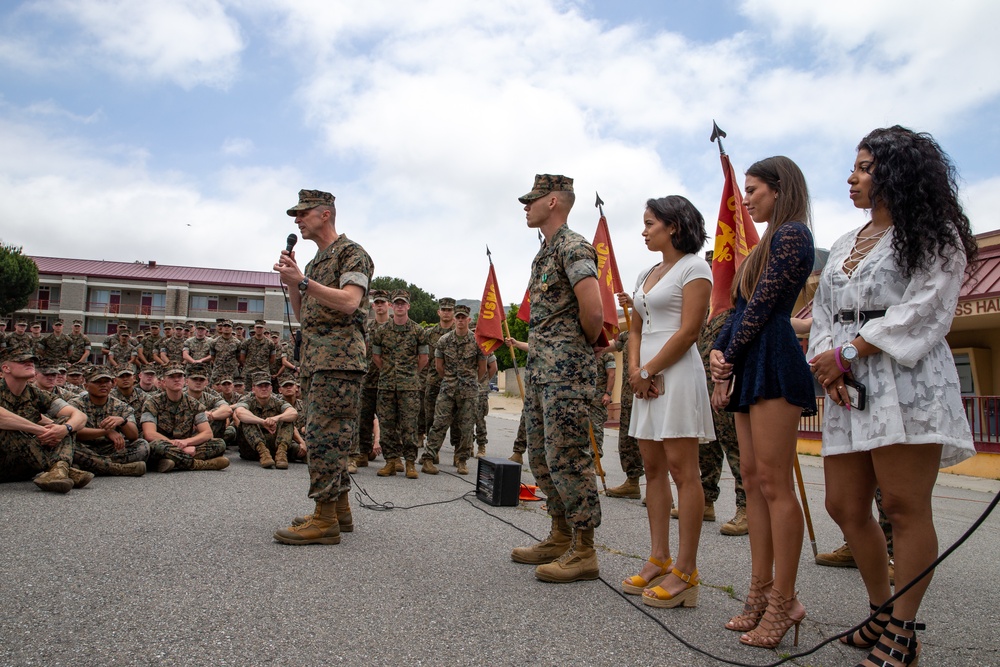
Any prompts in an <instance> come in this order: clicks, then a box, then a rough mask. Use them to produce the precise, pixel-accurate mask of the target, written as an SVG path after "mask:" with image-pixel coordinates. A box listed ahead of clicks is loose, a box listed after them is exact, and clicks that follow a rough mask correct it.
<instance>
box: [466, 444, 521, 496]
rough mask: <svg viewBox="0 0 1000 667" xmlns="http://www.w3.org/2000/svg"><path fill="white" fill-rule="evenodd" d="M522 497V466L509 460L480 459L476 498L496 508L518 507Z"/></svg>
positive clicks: (483, 457)
mask: <svg viewBox="0 0 1000 667" xmlns="http://www.w3.org/2000/svg"><path fill="white" fill-rule="evenodd" d="M520 495H521V464H519V463H515V462H514V461H508V460H507V459H496V458H488V457H485V456H481V457H479V470H478V471H477V473H476V497H477V498H479V499H480V500H482V501H483V502H484V503H489V504H490V505H494V506H503V507H517V502H518V498H519V496H520Z"/></svg>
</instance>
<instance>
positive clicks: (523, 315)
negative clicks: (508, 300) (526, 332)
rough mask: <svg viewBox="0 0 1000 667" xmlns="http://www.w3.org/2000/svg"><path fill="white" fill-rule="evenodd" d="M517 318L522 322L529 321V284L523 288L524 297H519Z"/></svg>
mask: <svg viewBox="0 0 1000 667" xmlns="http://www.w3.org/2000/svg"><path fill="white" fill-rule="evenodd" d="M517 319H519V320H521V321H522V322H530V321H531V285H528V288H527V289H526V290H524V298H523V299H521V305H520V306H519V307H518V309H517Z"/></svg>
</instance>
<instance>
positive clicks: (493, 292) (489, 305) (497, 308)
mask: <svg viewBox="0 0 1000 667" xmlns="http://www.w3.org/2000/svg"><path fill="white" fill-rule="evenodd" d="M502 304H503V301H501V300H500V288H499V287H498V286H497V274H496V272H495V271H494V270H493V262H490V273H489V275H488V276H486V289H484V290H483V300H482V301H481V302H480V304H479V319H478V320H477V321H476V343H478V344H479V348H480V349H481V350H482V351H483V354H485V355H487V356H489V355H490V354H493V352H495V351H496V349H497V348H498V347H500V346H501V345H503V320H504V317H505V316H506V313H505V312H504V309H503V305H502Z"/></svg>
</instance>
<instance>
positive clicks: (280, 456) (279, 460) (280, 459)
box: [274, 443, 288, 470]
mask: <svg viewBox="0 0 1000 667" xmlns="http://www.w3.org/2000/svg"><path fill="white" fill-rule="evenodd" d="M274 467H275V468H277V469H278V470H288V445H286V444H284V443H279V444H278V446H277V448H276V449H275V452H274Z"/></svg>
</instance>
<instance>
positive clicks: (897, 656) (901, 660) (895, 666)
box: [857, 616, 925, 667]
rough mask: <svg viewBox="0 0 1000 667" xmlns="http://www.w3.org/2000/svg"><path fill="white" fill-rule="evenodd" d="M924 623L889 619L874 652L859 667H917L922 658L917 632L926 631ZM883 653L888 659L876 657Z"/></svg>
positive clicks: (892, 617)
mask: <svg viewBox="0 0 1000 667" xmlns="http://www.w3.org/2000/svg"><path fill="white" fill-rule="evenodd" d="M924 627H925V626H924V624H923V623H917V622H916V621H901V620H899V619H898V618H895V617H894V616H890V617H889V623H888V624H887V625H886V629H885V632H883V633H882V636H881V637H879V640H878V643H877V644H876V645H875V648H874V649H872V652H871V653H869V654H868V657H867V658H865V660H864V662H861V663H859V664H858V665H857V667H872V666H874V667H900V666H901V665H902V666H903V667H906V666H908V665H909V666H910V667H916V665H917V659H918V658H920V642H919V641H918V640H917V630H923V629H924ZM896 630H908V631H910V632H912V633H913V634H912V635H910V636H909V637H906V636H904V635H901V634H899V633H897V632H896ZM890 644H895V645H896V646H895V647H893V646H890ZM876 652H881V653H882V654H883V655H885V656H886V658H880V657H878V656H876V655H875V653H876Z"/></svg>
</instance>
